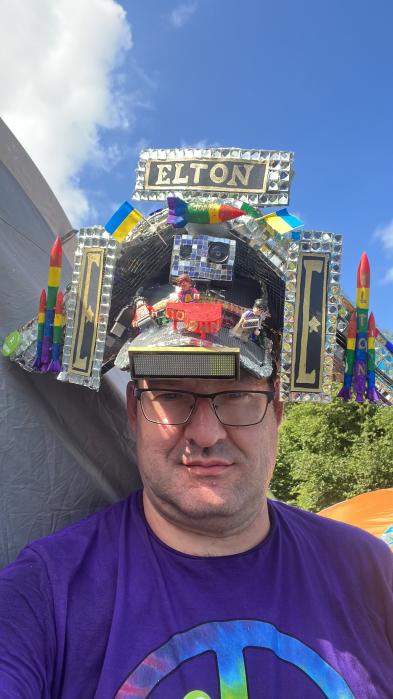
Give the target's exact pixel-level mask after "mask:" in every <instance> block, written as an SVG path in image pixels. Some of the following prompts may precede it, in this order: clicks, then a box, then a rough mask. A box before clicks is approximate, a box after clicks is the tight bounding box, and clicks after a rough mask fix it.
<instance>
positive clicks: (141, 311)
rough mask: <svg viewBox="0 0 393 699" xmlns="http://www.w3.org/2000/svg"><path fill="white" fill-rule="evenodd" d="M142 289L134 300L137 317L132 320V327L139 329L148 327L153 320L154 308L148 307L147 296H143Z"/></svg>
mask: <svg viewBox="0 0 393 699" xmlns="http://www.w3.org/2000/svg"><path fill="white" fill-rule="evenodd" d="M142 291H143V290H142V288H140V289H138V290H137V292H136V294H137V295H136V296H135V298H134V303H135V315H134V318H133V320H132V323H131V325H132V327H133V328H139V329H141V328H142V327H145V328H146V326H147V324H148V323H149V322H150V321H151V320H152V315H151V314H152V307H151V306H149V305H148V303H147V300H146V298H145V296H143V293H142Z"/></svg>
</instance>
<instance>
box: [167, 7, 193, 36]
mask: <svg viewBox="0 0 393 699" xmlns="http://www.w3.org/2000/svg"><path fill="white" fill-rule="evenodd" d="M196 9H197V3H196V2H192V3H182V4H181V5H178V6H177V7H175V9H174V10H172V12H171V14H170V16H169V19H170V22H171V24H172V25H173V26H174V27H176V29H180V27H182V26H183V25H184V24H186V22H188V21H189V20H190V19H191V17H192V15H193V14H194V12H195V10H196Z"/></svg>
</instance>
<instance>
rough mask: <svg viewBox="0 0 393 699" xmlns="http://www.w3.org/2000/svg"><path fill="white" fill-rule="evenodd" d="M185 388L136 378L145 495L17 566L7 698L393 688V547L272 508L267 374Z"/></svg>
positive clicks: (3, 588)
mask: <svg viewBox="0 0 393 699" xmlns="http://www.w3.org/2000/svg"><path fill="white" fill-rule="evenodd" d="M176 391H180V394H177V393H176V392H175V389H173V382H168V381H164V380H155V381H152V382H148V381H141V382H139V383H138V386H135V385H134V384H133V383H130V385H129V387H128V412H129V418H130V423H131V425H132V427H133V429H134V431H135V434H136V440H137V455H138V463H139V468H140V472H141V476H142V479H143V484H144V489H143V493H134V494H132V495H131V496H130V498H128V499H127V500H126V501H123V502H122V503H118V504H116V505H114V506H112V507H111V508H109V509H108V510H106V511H105V512H103V513H100V514H97V515H93V516H92V517H90V518H89V519H87V520H85V521H84V522H81V523H79V524H77V525H75V526H73V527H71V528H69V529H68V530H64V531H63V532H60V533H58V534H54V535H53V536H51V537H48V538H47V539H44V540H42V541H39V542H36V543H34V544H32V545H31V546H29V547H27V549H26V550H25V551H24V552H23V553H22V555H21V556H20V558H19V559H18V560H17V562H16V563H15V564H14V565H13V566H10V567H9V568H8V569H7V570H6V571H4V572H3V575H2V577H1V582H0V619H1V621H0V638H1V642H0V696H2V697H12V698H13V699H15V698H16V697H21V698H22V697H23V699H28V698H29V697H34V698H36V697H82V696H83V697H93V696H95V697H113V696H117V697H141V696H143V697H147V696H150V692H153V694H152V696H157V697H165V698H167V699H170V698H172V697H181V699H184V697H187V698H188V699H191V698H193V699H196V698H197V697H203V698H206V697H210V698H211V699H213V697H214V698H216V697H217V698H218V697H220V696H221V697H224V699H226V698H227V697H232V696H233V697H237V696H238V697H250V699H252V698H253V697H258V696H261V692H263V695H264V696H268V697H286V696H288V693H289V692H290V695H291V696H294V697H299V698H300V697H322V696H328V697H334V698H335V697H357V698H358V697H389V696H391V681H392V662H391V661H392V641H393V635H392V634H393V617H392V597H391V595H392V591H391V584H392V570H393V566H392V560H391V554H390V552H389V549H388V547H387V546H386V545H385V544H384V543H383V542H378V541H377V540H374V539H372V537H371V536H369V535H367V534H366V533H362V532H360V531H359V530H354V529H352V528H350V527H347V526H345V525H340V524H338V523H335V522H333V521H326V520H323V519H322V518H319V517H318V516H317V515H311V514H308V513H304V512H301V511H299V510H296V509H294V508H291V507H288V506H286V505H283V504H281V503H272V502H268V501H267V499H266V492H267V488H268V484H269V481H270V478H271V475H272V471H273V467H274V460H275V454H276V443H277V428H278V425H279V423H280V420H281V414H282V404H280V403H279V402H278V401H277V394H276V393H274V391H273V390H272V384H271V383H270V382H268V381H263V380H256V379H254V378H252V377H250V376H244V377H243V378H242V379H241V380H239V381H233V382H232V381H224V382H223V381H222V380H218V381H204V380H183V381H179V382H176ZM222 391H228V393H222ZM254 391H262V392H261V393H254ZM186 392H187V393H186ZM195 394H197V395H195ZM205 394H206V397H204V395H205ZM212 394H213V395H212ZM213 396H214V397H213ZM227 421H231V422H232V423H234V424H232V425H227V424H226V423H227ZM246 421H247V422H248V421H251V423H255V424H247V425H246V424H244V423H245V422H246ZM172 422H176V423H180V424H170V423H172ZM237 423H240V424H239V425H238V424H237Z"/></svg>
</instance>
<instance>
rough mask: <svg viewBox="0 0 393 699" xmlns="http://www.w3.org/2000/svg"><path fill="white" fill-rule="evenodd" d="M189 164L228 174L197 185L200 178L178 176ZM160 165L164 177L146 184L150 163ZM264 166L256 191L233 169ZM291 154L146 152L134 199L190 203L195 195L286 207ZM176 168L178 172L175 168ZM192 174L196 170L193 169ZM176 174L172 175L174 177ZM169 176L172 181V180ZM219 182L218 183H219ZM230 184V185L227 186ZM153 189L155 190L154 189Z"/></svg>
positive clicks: (227, 150) (189, 150) (184, 150)
mask: <svg viewBox="0 0 393 699" xmlns="http://www.w3.org/2000/svg"><path fill="white" fill-rule="evenodd" d="M190 161H195V163H194V165H196V164H197V163H200V162H201V161H203V163H204V165H203V167H205V164H207V167H208V168H209V167H210V168H211V169H213V168H220V172H222V168H224V169H225V171H226V172H227V173H228V175H227V177H224V178H222V177H220V178H217V177H216V178H214V181H212V182H211V183H210V184H209V185H208V184H205V185H200V184H199V176H200V172H201V171H199V175H195V174H194V176H191V174H188V175H187V176H184V173H183V176H181V172H180V170H181V164H182V163H183V166H184V167H187V164H188V165H189V163H190ZM157 162H158V163H160V164H162V167H165V168H166V171H165V178H164V177H162V178H161V180H158V179H157V180H156V181H157V182H159V181H160V182H162V188H160V185H155V184H154V185H153V184H151V183H150V181H149V179H148V178H149V176H150V168H151V166H152V163H153V164H154V163H157ZM262 164H263V165H264V166H266V171H265V175H264V177H263V183H262V184H261V187H260V188H259V189H258V191H257V190H255V189H252V188H249V189H248V190H247V185H246V184H244V182H243V181H242V178H241V177H239V176H238V177H237V182H236V178H235V175H234V172H235V171H234V167H235V166H236V167H238V168H241V167H243V168H244V167H245V166H247V167H248V168H250V169H251V168H252V167H253V166H255V165H262ZM292 165H293V153H291V152H287V151H272V150H250V149H240V148H175V149H169V150H164V149H148V150H143V151H141V153H140V159H139V162H138V165H137V169H136V183H135V190H134V193H133V195H132V196H133V199H135V200H143V201H163V200H165V199H166V198H167V197H168V196H178V197H181V198H182V199H184V200H185V201H189V200H190V199H192V198H193V197H195V196H198V197H211V196H214V197H218V198H220V199H228V198H233V197H234V196H237V197H239V198H240V199H241V200H242V201H244V202H247V203H249V204H254V205H261V206H264V207H269V206H278V207H279V206H286V205H287V204H288V202H289V190H290V182H291V178H292V174H293V173H292ZM176 168H177V169H176ZM194 172H195V170H194ZM174 174H175V176H173V175H174ZM171 176H173V177H172V181H171V179H170V178H171ZM223 179H224V180H225V181H222V182H221V183H220V181H221V180H223ZM231 182H232V183H233V184H230V183H231ZM153 187H154V188H153Z"/></svg>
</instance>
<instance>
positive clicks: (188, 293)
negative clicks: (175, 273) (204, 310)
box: [177, 274, 199, 303]
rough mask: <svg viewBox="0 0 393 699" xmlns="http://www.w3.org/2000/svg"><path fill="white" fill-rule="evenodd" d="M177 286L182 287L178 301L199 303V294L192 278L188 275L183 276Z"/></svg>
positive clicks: (178, 293)
mask: <svg viewBox="0 0 393 699" xmlns="http://www.w3.org/2000/svg"><path fill="white" fill-rule="evenodd" d="M177 286H180V291H178V292H177V300H178V301H180V303H191V302H192V301H199V292H198V289H196V288H195V286H193V285H192V280H191V277H190V276H189V275H188V274H181V275H180V277H178V279H177Z"/></svg>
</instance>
